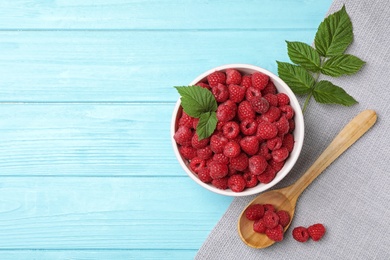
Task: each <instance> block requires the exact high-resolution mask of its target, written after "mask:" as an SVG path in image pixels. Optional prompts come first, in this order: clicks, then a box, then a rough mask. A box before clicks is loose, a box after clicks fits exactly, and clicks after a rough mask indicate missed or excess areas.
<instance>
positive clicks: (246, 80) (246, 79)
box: [241, 75, 252, 88]
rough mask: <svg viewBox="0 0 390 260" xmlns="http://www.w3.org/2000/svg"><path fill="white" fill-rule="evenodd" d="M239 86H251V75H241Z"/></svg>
mask: <svg viewBox="0 0 390 260" xmlns="http://www.w3.org/2000/svg"><path fill="white" fill-rule="evenodd" d="M241 86H243V87H245V88H249V87H252V76H251V75H244V76H242V77H241Z"/></svg>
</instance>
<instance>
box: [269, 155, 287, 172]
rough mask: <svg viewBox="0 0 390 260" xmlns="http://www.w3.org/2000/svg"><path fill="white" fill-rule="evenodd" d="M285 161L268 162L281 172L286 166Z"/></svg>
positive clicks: (272, 160)
mask: <svg viewBox="0 0 390 260" xmlns="http://www.w3.org/2000/svg"><path fill="white" fill-rule="evenodd" d="M284 162H285V161H281V162H275V161H274V159H272V158H271V160H268V164H269V165H270V166H271V167H272V168H273V169H274V170H275V171H276V172H278V171H280V170H281V169H282V168H283V166H284Z"/></svg>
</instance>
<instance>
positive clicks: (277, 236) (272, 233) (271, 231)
mask: <svg viewBox="0 0 390 260" xmlns="http://www.w3.org/2000/svg"><path fill="white" fill-rule="evenodd" d="M265 234H266V235H267V237H268V238H269V239H271V240H273V241H275V242H279V241H282V240H283V227H282V225H277V226H276V227H274V228H267V229H266V230H265Z"/></svg>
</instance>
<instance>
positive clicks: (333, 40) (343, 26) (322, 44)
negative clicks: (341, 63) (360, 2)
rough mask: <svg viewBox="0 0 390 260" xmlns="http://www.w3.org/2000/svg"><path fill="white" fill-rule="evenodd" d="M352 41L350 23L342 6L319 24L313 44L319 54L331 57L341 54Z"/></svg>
mask: <svg viewBox="0 0 390 260" xmlns="http://www.w3.org/2000/svg"><path fill="white" fill-rule="evenodd" d="M352 40H353V30H352V22H351V19H350V18H349V16H348V14H347V11H346V10H345V6H343V7H342V8H341V9H340V10H339V11H338V12H335V13H333V14H331V15H329V16H328V17H327V18H325V19H324V21H323V22H322V23H321V24H320V26H319V27H318V31H317V33H316V35H315V38H314V44H315V47H316V49H317V51H318V53H319V54H321V55H322V56H324V57H332V56H336V55H340V54H343V53H344V52H345V50H346V49H347V48H348V46H349V45H350V44H351V43H352Z"/></svg>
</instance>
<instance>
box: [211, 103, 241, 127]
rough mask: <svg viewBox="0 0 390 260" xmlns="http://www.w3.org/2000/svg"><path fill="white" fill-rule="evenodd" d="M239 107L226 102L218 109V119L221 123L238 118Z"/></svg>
mask: <svg viewBox="0 0 390 260" xmlns="http://www.w3.org/2000/svg"><path fill="white" fill-rule="evenodd" d="M236 112H237V106H236V104H235V103H233V102H231V101H230V102H229V100H228V101H226V102H224V103H222V104H220V105H219V106H218V108H217V113H216V114H217V119H218V121H220V122H228V121H230V120H232V119H233V118H234V117H235V116H236Z"/></svg>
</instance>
